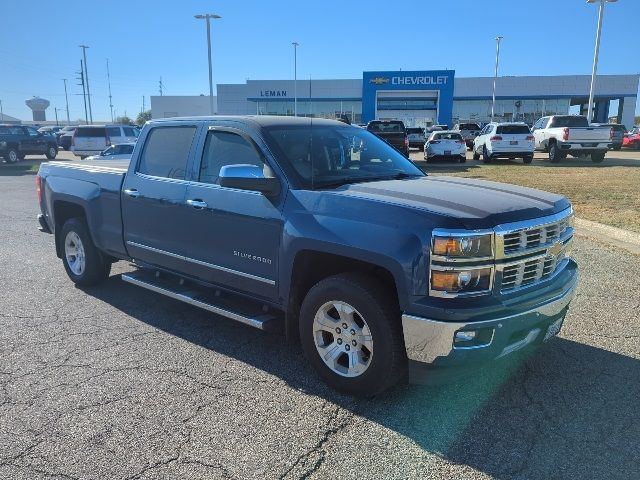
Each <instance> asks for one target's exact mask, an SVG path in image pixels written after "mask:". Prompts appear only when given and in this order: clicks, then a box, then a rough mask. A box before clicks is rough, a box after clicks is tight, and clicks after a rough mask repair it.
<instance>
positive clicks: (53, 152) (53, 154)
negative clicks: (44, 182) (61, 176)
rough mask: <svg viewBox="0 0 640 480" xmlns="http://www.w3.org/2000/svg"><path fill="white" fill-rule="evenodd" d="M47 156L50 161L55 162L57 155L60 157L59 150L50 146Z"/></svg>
mask: <svg viewBox="0 0 640 480" xmlns="http://www.w3.org/2000/svg"><path fill="white" fill-rule="evenodd" d="M45 155H46V156H47V158H48V159H49V160H53V159H54V158H56V155H58V149H57V148H56V147H54V146H52V145H49V146H48V147H47V153H45Z"/></svg>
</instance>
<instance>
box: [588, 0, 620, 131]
mask: <svg viewBox="0 0 640 480" xmlns="http://www.w3.org/2000/svg"><path fill="white" fill-rule="evenodd" d="M617 1H618V0H587V3H596V2H598V3H600V9H599V11H598V30H597V31H596V48H595V51H594V52H593V69H592V70H591V87H590V88H589V107H588V110H587V120H588V121H589V122H592V121H593V119H592V118H591V116H592V115H593V94H594V93H595V86H596V72H597V70H598V55H599V54H600V33H601V32H602V18H603V17H604V4H605V3H615V2H617Z"/></svg>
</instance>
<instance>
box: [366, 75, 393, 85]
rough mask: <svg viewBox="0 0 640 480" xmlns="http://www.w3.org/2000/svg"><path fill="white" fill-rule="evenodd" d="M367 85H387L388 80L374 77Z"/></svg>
mask: <svg viewBox="0 0 640 480" xmlns="http://www.w3.org/2000/svg"><path fill="white" fill-rule="evenodd" d="M369 83H375V84H376V85H382V84H384V83H389V79H388V78H385V77H375V78H372V79H371V80H369Z"/></svg>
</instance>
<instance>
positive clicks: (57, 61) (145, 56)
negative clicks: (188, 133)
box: [0, 0, 640, 120]
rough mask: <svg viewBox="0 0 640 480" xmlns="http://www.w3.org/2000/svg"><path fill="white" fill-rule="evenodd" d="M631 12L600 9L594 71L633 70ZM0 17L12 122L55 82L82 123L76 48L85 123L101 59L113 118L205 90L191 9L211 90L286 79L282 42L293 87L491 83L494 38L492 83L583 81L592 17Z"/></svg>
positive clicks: (234, 6) (562, 5)
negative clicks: (423, 75) (368, 78)
mask: <svg viewBox="0 0 640 480" xmlns="http://www.w3.org/2000/svg"><path fill="white" fill-rule="evenodd" d="M639 12H640V0H619V1H618V2H617V3H613V4H608V5H607V7H606V13H605V17H604V24H603V31H602V44H601V47H600V61H599V66H598V73H599V74H630V73H638V72H640V55H639V54H638V52H637V42H638V36H637V35H638V33H637V28H638V13H639ZM0 13H1V14H0V18H2V28H0V100H1V101H2V106H3V111H4V113H5V114H7V115H11V116H14V117H18V118H20V119H23V120H29V119H30V118H31V111H30V110H29V109H28V107H26V105H25V103H24V101H25V100H26V99H27V98H29V97H31V96H34V95H36V96H40V97H44V98H46V99H48V100H50V102H51V106H50V107H49V109H48V110H47V118H48V119H53V118H54V107H58V108H59V109H64V107H65V98H64V85H63V81H62V79H63V78H67V79H68V81H67V85H68V93H69V110H70V117H71V119H72V120H77V119H79V118H83V117H84V106H83V101H82V88H81V87H80V86H78V85H76V83H77V80H76V77H77V72H78V71H79V69H80V59H81V57H82V50H81V49H80V48H79V47H78V45H80V44H85V45H88V46H89V47H90V48H88V49H87V63H88V72H89V87H90V91H91V96H92V109H93V118H94V120H107V119H109V118H110V113H109V98H108V84H107V68H106V59H107V58H108V59H109V69H110V74H111V91H112V95H113V105H114V109H115V111H116V115H122V114H124V113H125V112H126V114H127V115H128V116H130V117H132V118H134V119H135V116H136V115H137V114H138V113H139V112H140V110H141V109H142V101H143V96H144V97H145V104H146V108H147V109H148V108H149V96H150V95H158V94H159V91H158V83H159V80H160V77H162V81H163V84H164V94H165V95H198V94H208V89H209V87H208V85H209V84H208V67H207V46H206V27H205V22H204V21H202V20H196V19H194V18H193V15H194V14H198V13H215V14H218V15H220V16H222V18H221V19H220V20H215V21H213V23H212V48H213V77H214V84H216V83H244V82H245V80H246V79H256V80H257V79H289V78H293V47H292V46H291V42H293V41H297V42H299V43H300V46H299V47H298V78H308V77H309V75H311V77H312V78H319V79H330V78H361V77H362V72H363V71H367V70H399V69H402V70H437V69H453V70H455V75H456V76H457V77H471V76H492V75H493V68H494V59H495V40H494V38H495V36H496V35H503V36H504V40H503V41H502V44H501V47H500V75H505V76H506V75H570V74H590V73H591V67H592V61H593V48H594V41H595V31H596V26H597V20H598V6H597V5H591V4H587V3H586V1H585V0H535V1H524V0H482V1H478V0H418V1H408V0H407V1H403V0H397V1H393V2H390V1H388V0H387V1H379V0H367V1H360V0H352V1H347V0H321V1H305V0H298V1H290V0H269V1H258V0H256V1H253V0H233V1H230V0H219V1H212V0H181V1H172V0H162V1H147V0H140V1H131V0H109V1H108V2H104V1H95V0H94V1H88V0H85V1H77V0H56V1H49V0H32V1H30V2H26V1H11V0H0ZM214 88H215V87H214ZM214 94H215V91H214ZM58 113H59V117H60V118H64V117H66V113H64V112H62V111H59V112H58ZM638 113H640V102H639V103H638V107H637V110H636V114H638Z"/></svg>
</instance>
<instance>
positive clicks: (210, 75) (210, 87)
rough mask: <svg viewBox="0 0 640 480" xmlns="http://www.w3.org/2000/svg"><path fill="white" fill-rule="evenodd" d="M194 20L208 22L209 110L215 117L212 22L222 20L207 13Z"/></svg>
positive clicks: (197, 16) (195, 16) (196, 16)
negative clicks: (212, 20)
mask: <svg viewBox="0 0 640 480" xmlns="http://www.w3.org/2000/svg"><path fill="white" fill-rule="evenodd" d="M193 17H194V18H196V19H198V20H206V21H207V51H208V53H209V110H210V113H211V115H213V113H214V112H213V73H212V71H211V23H210V20H211V19H212V18H213V19H214V20H217V19H219V18H222V17H221V16H220V15H215V14H210V13H205V14H204V15H194V16H193Z"/></svg>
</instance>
